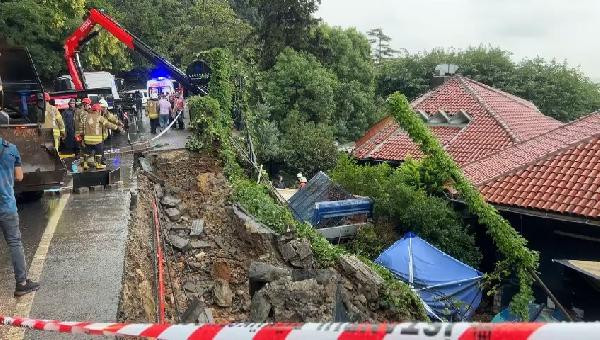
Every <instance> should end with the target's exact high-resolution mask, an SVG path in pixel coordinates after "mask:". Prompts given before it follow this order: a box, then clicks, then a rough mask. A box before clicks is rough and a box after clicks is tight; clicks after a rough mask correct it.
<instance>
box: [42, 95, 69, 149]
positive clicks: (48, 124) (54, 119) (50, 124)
mask: <svg viewBox="0 0 600 340" xmlns="http://www.w3.org/2000/svg"><path fill="white" fill-rule="evenodd" d="M44 100H45V101H46V113H45V120H44V125H43V126H42V127H44V128H51V129H52V136H53V137H54V149H56V152H58V147H59V145H60V138H61V137H63V138H64V136H65V123H64V122H63V119H62V116H61V114H60V111H58V108H57V107H56V106H54V105H52V104H50V94H48V93H47V92H46V93H44Z"/></svg>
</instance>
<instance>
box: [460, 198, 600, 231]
mask: <svg viewBox="0 0 600 340" xmlns="http://www.w3.org/2000/svg"><path fill="white" fill-rule="evenodd" d="M450 201H452V202H454V203H460V204H463V205H465V202H464V201H463V200H460V199H456V198H450ZM488 203H489V202H488ZM489 204H492V203H489ZM492 205H493V206H494V207H495V208H496V209H498V210H500V211H505V212H511V213H516V214H521V215H525V216H532V217H541V218H546V219H552V220H556V221H561V222H572V223H579V224H585V225H589V226H595V227H600V220H598V219H590V218H586V217H579V216H567V215H562V214H557V213H551V212H545V211H539V210H531V209H525V208H517V207H509V206H505V205H497V204H492Z"/></svg>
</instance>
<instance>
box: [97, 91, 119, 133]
mask: <svg viewBox="0 0 600 340" xmlns="http://www.w3.org/2000/svg"><path fill="white" fill-rule="evenodd" d="M98 103H99V104H100V107H101V108H102V111H101V114H102V117H104V118H105V119H106V120H108V121H109V122H111V123H113V124H115V125H118V126H119V127H123V123H122V122H121V121H120V120H119V117H117V116H116V115H115V114H114V113H112V112H110V111H108V102H106V100H105V99H104V98H102V99H100V101H99V102H98ZM108 130H109V129H107V128H104V129H103V131H102V137H103V140H106V139H108Z"/></svg>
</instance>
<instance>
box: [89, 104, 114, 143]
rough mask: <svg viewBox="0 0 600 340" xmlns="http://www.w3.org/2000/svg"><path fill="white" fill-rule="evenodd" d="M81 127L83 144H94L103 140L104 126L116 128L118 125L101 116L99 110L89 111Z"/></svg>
mask: <svg viewBox="0 0 600 340" xmlns="http://www.w3.org/2000/svg"><path fill="white" fill-rule="evenodd" d="M83 128H84V129H83V130H84V131H83V134H84V136H83V141H84V142H85V144H89V145H96V144H100V143H102V141H103V140H104V136H103V130H104V128H107V129H111V130H116V129H118V128H119V127H118V126H117V125H115V124H113V123H111V122H109V121H108V120H107V119H106V118H104V117H102V115H101V114H100V113H99V112H89V113H88V114H87V115H86V116H85V118H84V124H83Z"/></svg>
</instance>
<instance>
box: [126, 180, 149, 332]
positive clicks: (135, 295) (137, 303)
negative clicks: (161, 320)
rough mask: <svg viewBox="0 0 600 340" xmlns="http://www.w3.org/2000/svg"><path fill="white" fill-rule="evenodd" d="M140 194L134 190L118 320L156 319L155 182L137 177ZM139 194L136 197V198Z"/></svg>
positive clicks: (139, 320) (143, 320) (140, 320)
mask: <svg viewBox="0 0 600 340" xmlns="http://www.w3.org/2000/svg"><path fill="white" fill-rule="evenodd" d="M137 185H138V193H143V195H144V197H139V196H138V195H137V194H136V193H132V198H131V218H130V224H129V233H128V237H127V248H126V249H127V253H126V255H125V263H124V274H123V286H122V290H121V300H120V303H119V312H118V320H119V322H154V321H156V305H155V299H154V251H153V243H152V223H153V222H152V215H151V214H149V213H148V212H150V211H152V206H151V201H150V200H149V199H148V196H149V195H148V193H149V192H150V191H151V190H152V189H151V188H152V182H150V180H149V179H148V178H146V177H145V176H143V175H140V176H138V180H137ZM136 196H137V200H136Z"/></svg>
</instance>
